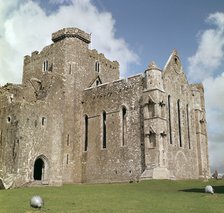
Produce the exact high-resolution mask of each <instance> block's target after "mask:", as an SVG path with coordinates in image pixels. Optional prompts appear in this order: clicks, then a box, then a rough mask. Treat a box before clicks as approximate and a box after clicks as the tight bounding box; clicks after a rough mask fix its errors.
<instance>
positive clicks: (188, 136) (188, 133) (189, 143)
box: [186, 104, 191, 149]
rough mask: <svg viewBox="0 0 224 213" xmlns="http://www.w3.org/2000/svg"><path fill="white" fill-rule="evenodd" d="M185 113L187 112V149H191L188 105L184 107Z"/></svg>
mask: <svg viewBox="0 0 224 213" xmlns="http://www.w3.org/2000/svg"><path fill="white" fill-rule="evenodd" d="M186 111H187V139H188V145H189V149H191V138H190V119H189V106H188V104H187V106H186Z"/></svg>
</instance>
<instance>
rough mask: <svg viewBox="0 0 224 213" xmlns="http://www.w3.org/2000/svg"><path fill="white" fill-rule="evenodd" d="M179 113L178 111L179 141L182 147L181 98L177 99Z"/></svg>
mask: <svg viewBox="0 0 224 213" xmlns="http://www.w3.org/2000/svg"><path fill="white" fill-rule="evenodd" d="M177 113H178V130H179V143H180V147H182V136H181V115H180V100H178V101H177Z"/></svg>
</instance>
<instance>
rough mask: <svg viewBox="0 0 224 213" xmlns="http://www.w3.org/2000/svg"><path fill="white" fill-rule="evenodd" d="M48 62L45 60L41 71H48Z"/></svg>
mask: <svg viewBox="0 0 224 213" xmlns="http://www.w3.org/2000/svg"><path fill="white" fill-rule="evenodd" d="M48 68H49V67H48V60H45V61H44V64H43V71H48Z"/></svg>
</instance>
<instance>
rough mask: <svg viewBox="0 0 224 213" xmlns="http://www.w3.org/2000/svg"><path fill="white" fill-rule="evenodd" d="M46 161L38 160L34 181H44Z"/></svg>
mask: <svg viewBox="0 0 224 213" xmlns="http://www.w3.org/2000/svg"><path fill="white" fill-rule="evenodd" d="M43 172H44V161H43V160H42V159H41V158H38V159H36V161H35V163H34V173H33V178H34V180H43Z"/></svg>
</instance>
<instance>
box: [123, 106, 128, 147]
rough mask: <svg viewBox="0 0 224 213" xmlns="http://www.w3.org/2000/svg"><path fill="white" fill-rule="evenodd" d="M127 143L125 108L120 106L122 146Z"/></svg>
mask: <svg viewBox="0 0 224 213" xmlns="http://www.w3.org/2000/svg"><path fill="white" fill-rule="evenodd" d="M126 143H127V109H126V107H125V106H123V107H122V146H125V145H126Z"/></svg>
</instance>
